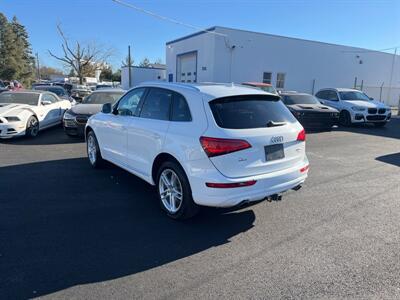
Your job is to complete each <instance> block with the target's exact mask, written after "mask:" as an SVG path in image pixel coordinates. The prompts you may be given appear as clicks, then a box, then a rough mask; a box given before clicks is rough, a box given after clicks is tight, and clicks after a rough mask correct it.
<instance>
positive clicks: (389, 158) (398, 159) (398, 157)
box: [376, 152, 400, 167]
mask: <svg viewBox="0 0 400 300" xmlns="http://www.w3.org/2000/svg"><path fill="white" fill-rule="evenodd" d="M376 160H377V161H381V162H384V163H387V164H391V165H395V166H397V167H400V152H399V153H393V154H388V155H383V156H379V157H377V158H376Z"/></svg>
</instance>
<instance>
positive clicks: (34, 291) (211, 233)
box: [0, 158, 255, 299]
mask: <svg viewBox="0 0 400 300" xmlns="http://www.w3.org/2000/svg"><path fill="white" fill-rule="evenodd" d="M0 178H1V180H0V207H1V210H0V237H1V238H0V266H1V272H0V295H1V298H3V299H20V298H31V297H38V296H42V295H47V294H49V293H53V292H56V291H59V290H63V289H66V288H68V287H71V286H75V285H78V284H85V283H93V282H101V281H105V280H110V279H115V278H119V277H122V276H127V275H131V274H135V273H138V272H142V271H145V270H148V269H151V268H155V267H157V266H161V265H163V264H166V263H169V262H173V261H176V260H179V259H181V258H184V257H187V256H190V255H193V254H195V253H199V252H201V251H204V250H206V249H208V248H210V247H215V246H218V245H221V244H225V243H229V239H230V238H232V237H233V236H235V235H237V234H239V233H241V232H245V231H247V230H249V229H251V228H252V227H253V223H254V221H255V215H254V213H253V211H251V210H241V211H237V212H232V211H228V210H216V209H215V210H211V209H205V210H204V211H203V213H201V214H200V215H199V216H198V217H196V218H194V219H191V220H187V221H184V222H177V221H173V220H170V219H169V218H168V217H166V216H165V215H164V214H163V213H162V212H161V210H160V209H159V204H158V201H157V200H156V197H155V192H154V190H153V188H152V187H151V186H150V185H148V184H147V183H145V182H144V181H141V180H140V179H138V178H136V177H135V176H133V175H131V174H129V173H127V172H125V171H123V170H121V169H119V168H116V167H106V168H104V169H101V170H93V169H92V168H91V167H90V166H89V164H88V162H87V161H86V159H84V158H78V159H65V160H58V161H48V162H42V163H31V164H25V165H18V166H11V167H3V168H0Z"/></svg>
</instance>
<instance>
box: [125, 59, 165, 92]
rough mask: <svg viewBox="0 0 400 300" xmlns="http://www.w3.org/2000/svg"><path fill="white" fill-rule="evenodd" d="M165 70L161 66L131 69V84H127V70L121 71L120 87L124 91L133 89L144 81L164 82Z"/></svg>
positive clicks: (126, 68)
mask: <svg viewBox="0 0 400 300" xmlns="http://www.w3.org/2000/svg"><path fill="white" fill-rule="evenodd" d="M165 74H166V70H165V67H163V65H157V67H156V66H154V67H151V68H145V67H131V84H129V68H128V67H122V69H121V86H122V88H123V89H124V90H128V89H129V88H130V87H134V86H136V85H138V84H140V83H142V82H144V81H154V80H165Z"/></svg>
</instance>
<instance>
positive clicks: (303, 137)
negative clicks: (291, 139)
mask: <svg viewBox="0 0 400 300" xmlns="http://www.w3.org/2000/svg"><path fill="white" fill-rule="evenodd" d="M297 140H298V141H301V142H304V141H305V140H306V131H305V130H304V129H302V130H301V131H300V132H299V134H298V135H297Z"/></svg>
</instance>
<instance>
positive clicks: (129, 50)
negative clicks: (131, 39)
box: [128, 46, 132, 88]
mask: <svg viewBox="0 0 400 300" xmlns="http://www.w3.org/2000/svg"><path fill="white" fill-rule="evenodd" d="M131 67H132V62H131V46H128V74H129V75H128V77H129V88H131V82H132V73H131Z"/></svg>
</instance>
